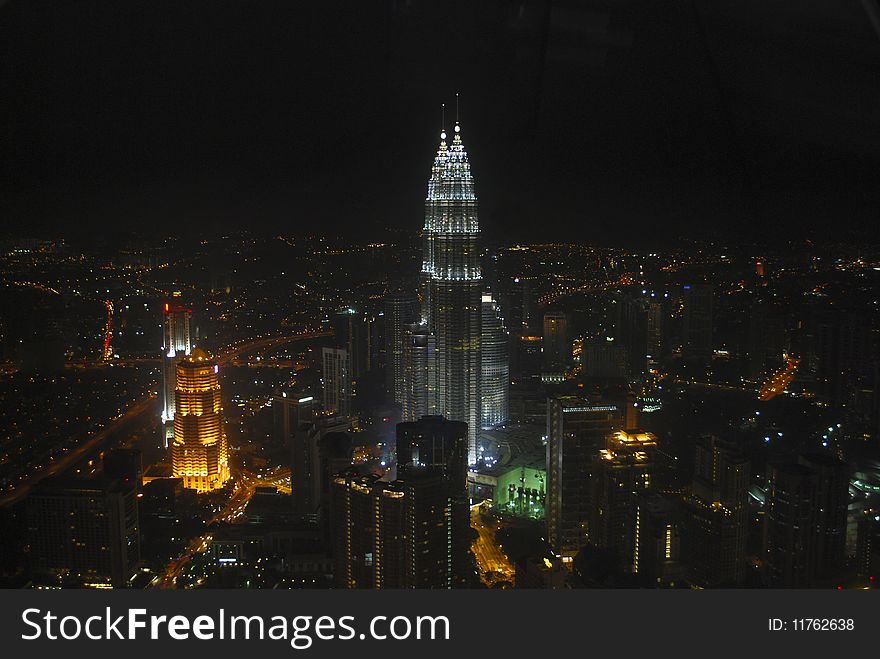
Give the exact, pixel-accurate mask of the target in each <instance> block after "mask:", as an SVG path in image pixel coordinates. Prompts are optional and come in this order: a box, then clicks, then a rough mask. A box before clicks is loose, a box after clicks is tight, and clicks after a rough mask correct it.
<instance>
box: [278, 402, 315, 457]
mask: <svg viewBox="0 0 880 659" xmlns="http://www.w3.org/2000/svg"><path fill="white" fill-rule="evenodd" d="M317 414H318V404H317V401H316V400H315V397H314V396H311V395H309V394H307V393H295V392H287V391H280V392H276V393H275V394H274V395H273V396H272V422H273V439H274V440H275V441H276V442H279V443H281V444H283V445H284V446H285V447H287V448H290V447H291V446H292V444H293V436H294V434H295V433H296V432H297V431H299V430H300V429H301V428H303V427H305V426H307V425H311V424H312V422H313V421H314V419H315V417H316V416H317Z"/></svg>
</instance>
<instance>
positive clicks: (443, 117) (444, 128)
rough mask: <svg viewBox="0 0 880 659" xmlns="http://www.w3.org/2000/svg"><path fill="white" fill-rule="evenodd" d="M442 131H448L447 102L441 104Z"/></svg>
mask: <svg viewBox="0 0 880 659" xmlns="http://www.w3.org/2000/svg"><path fill="white" fill-rule="evenodd" d="M440 132H441V133H445V132H446V103H441V104H440Z"/></svg>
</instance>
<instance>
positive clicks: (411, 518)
mask: <svg viewBox="0 0 880 659" xmlns="http://www.w3.org/2000/svg"><path fill="white" fill-rule="evenodd" d="M332 489H333V495H332V496H333V499H332V506H333V560H334V563H335V578H336V584H337V586H339V587H341V588H373V589H385V588H451V587H452V586H453V574H454V568H453V551H452V544H451V534H452V520H451V511H450V506H449V499H448V496H447V488H446V484H445V478H444V476H443V473H442V469H439V468H435V467H412V466H410V467H404V468H402V469H401V470H399V471H398V477H397V480H395V481H392V482H387V481H381V480H378V479H377V478H376V477H375V476H356V475H351V474H349V475H340V476H338V477H336V478H335V479H334V481H333V484H332Z"/></svg>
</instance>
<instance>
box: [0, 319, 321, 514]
mask: <svg viewBox="0 0 880 659" xmlns="http://www.w3.org/2000/svg"><path fill="white" fill-rule="evenodd" d="M332 334H333V333H332V332H304V333H301V334H292V335H285V336H273V337H264V338H259V339H255V340H253V341H247V342H245V343H241V344H239V345H235V346H231V347H229V348H227V349H226V350H225V351H224V352H223V354H222V356H221V357H220V358H219V359H218V360H217V361H218V363H219V364H220V365H221V366H223V365H226V364H227V363H229V362H230V361H232V360H234V359H236V358H237V357H239V356H241V355H245V354H248V353H251V352H255V351H257V350H265V349H267V348H276V347H278V346H282V345H285V344H287V343H293V342H294V341H306V340H309V339H318V338H322V337H326V336H332ZM145 363H149V364H152V363H154V362H153V361H152V360H149V361H145ZM155 399H156V395H155V394H149V395H148V396H146V397H145V398H142V399H141V400H139V401H138V402H136V403H133V404H132V406H131V407H129V408H128V409H127V410H126V411H125V413H123V414H122V416H120V417H118V418H117V419H115V420H114V421H111V422H110V423H108V424H107V426H106V427H105V428H103V429H102V430H100V431H99V432H97V433H95V434H94V435H92V436H91V437H89V438H88V439H86V440H85V441H84V442H82V443H81V444H80V445H78V446H77V447H76V448H75V449H73V450H71V451H69V452H67V453H66V454H64V456H63V457H61V458H60V459H58V460H56V461H54V462H52V463H51V464H49V465H47V466H46V467H44V468H43V469H41V470H39V471H37V472H35V473H33V474H31V476H30V477H29V478H27V479H26V480H24V481H22V482H21V484H20V485H19V486H18V487H16V488H15V490H14V491H13V492H10V493H8V494H5V495H4V496H2V497H0V507H3V506H9V505H11V504H14V503H16V502H17V501H20V500H21V499H22V498H23V497H24V496H25V495H26V494H27V493H28V492H30V491H31V489H33V487H34V485H36V484H37V483H39V482H40V481H41V480H43V479H44V478H47V477H49V476H54V475H55V474H58V473H61V472H62V471H64V470H65V469H67V468H69V467H71V466H73V465H74V464H76V463H77V462H78V461H79V460H81V459H82V458H84V457H86V455H87V454H88V453H90V452H93V451H95V450H97V449H99V448H101V447H102V446H103V444H104V443H106V442H107V440H108V439H110V438H112V437H113V436H114V435H115V434H116V433H117V432H118V431H120V430H123V429H125V427H127V426H128V425H129V424H132V423H134V422H136V421H137V420H139V419H140V417H142V416H143V415H144V414H148V413H151V412H156V410H155V406H154V405H153V401H154V400H155Z"/></svg>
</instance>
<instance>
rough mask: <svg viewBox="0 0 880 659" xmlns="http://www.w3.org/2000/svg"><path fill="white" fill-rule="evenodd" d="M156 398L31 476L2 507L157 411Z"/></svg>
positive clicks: (149, 398) (0, 503) (1, 501)
mask: <svg viewBox="0 0 880 659" xmlns="http://www.w3.org/2000/svg"><path fill="white" fill-rule="evenodd" d="M155 398H156V396H155V394H150V395H149V396H147V397H146V398H143V399H141V400H140V401H139V402H137V403H135V404H134V405H132V406H131V407H129V408H128V410H126V412H125V414H123V415H122V416H120V417H119V418H117V419H116V420H114V421H111V422H110V423H108V424H107V426H106V427H105V428H103V429H101V430H100V431H98V432H96V433H95V434H94V435H92V436H91V437H89V438H88V439H87V440H85V441H84V442H82V443H81V444H79V445H78V446H77V447H76V448H75V449H73V450H71V451H68V452H67V453H65V454H64V455H63V456H62V457H61V458H60V459H58V460H55V461H54V462H52V463H50V464H48V465H46V467H44V468H43V469H41V470H40V471H38V472H36V473H35V474H33V475H31V476H30V478H28V479H27V480H25V481H22V483H21V485H19V486H18V487H17V488H15V490H14V491H13V492H10V493H9V494H6V495H5V496H3V497H0V507H2V506H8V505H11V504H13V503H15V502H16V501H19V500H20V499H21V498H22V497H24V496H25V495H26V494H27V493H28V492H30V491H31V489H33V487H34V485H36V484H37V483H38V482H40V481H41V480H43V479H44V478H48V477H49V476H54V475H55V474H58V473H61V472H63V471H64V470H65V469H67V468H69V467H72V466H73V465H75V464H76V463H77V462H79V461H80V460H81V459H83V458H85V457H86V456H87V455H88V454H89V453H90V452H92V451H94V450H97V449H99V448H100V447H101V446H102V445H103V444H104V443H105V442H106V441H107V440H108V439H110V438H112V437H113V436H114V435H115V434H116V433H117V432H119V431H120V430H124V429H125V428H126V427H128V426H130V425H132V424H133V423H134V422H136V421H137V420H138V419H139V418H140V417H141V416H143V415H144V414H147V413H148V412H151V411H155V410H154V406H153V405H152V403H153V400H155Z"/></svg>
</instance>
